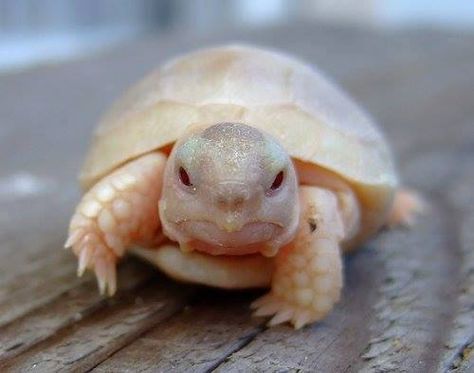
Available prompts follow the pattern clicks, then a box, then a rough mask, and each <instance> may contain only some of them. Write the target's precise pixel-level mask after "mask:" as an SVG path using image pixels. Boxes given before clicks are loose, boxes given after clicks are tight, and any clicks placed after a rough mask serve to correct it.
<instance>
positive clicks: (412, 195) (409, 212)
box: [387, 188, 426, 228]
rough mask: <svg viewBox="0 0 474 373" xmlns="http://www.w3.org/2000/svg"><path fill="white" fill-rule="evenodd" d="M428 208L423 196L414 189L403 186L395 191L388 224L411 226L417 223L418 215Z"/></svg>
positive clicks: (391, 225) (392, 225) (390, 225)
mask: <svg viewBox="0 0 474 373" xmlns="http://www.w3.org/2000/svg"><path fill="white" fill-rule="evenodd" d="M425 210H426V204H425V202H424V201H423V199H422V198H421V196H420V195H419V194H418V193H416V192H415V191H413V190H410V189H405V188H401V189H399V190H397V192H396V193H395V198H394V201H393V206H392V210H391V211H390V214H389V217H388V220H387V225H388V226H389V227H391V228H392V227H396V226H399V225H401V226H404V227H411V226H413V225H414V224H415V220H416V217H417V215H419V214H422V213H423V212H424V211H425Z"/></svg>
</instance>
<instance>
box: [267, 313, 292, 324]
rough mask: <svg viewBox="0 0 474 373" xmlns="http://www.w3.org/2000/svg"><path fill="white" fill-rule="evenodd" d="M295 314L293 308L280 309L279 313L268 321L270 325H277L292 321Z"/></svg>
mask: <svg viewBox="0 0 474 373" xmlns="http://www.w3.org/2000/svg"><path fill="white" fill-rule="evenodd" d="M293 315H294V312H293V310H291V309H285V310H281V311H278V313H277V314H276V315H275V316H273V318H272V319H271V320H270V321H269V322H268V326H275V325H278V324H282V323H284V322H287V321H290V320H291V319H292V317H293Z"/></svg>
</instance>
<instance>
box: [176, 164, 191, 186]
mask: <svg viewBox="0 0 474 373" xmlns="http://www.w3.org/2000/svg"><path fill="white" fill-rule="evenodd" d="M179 180H180V181H181V182H182V183H183V184H184V185H186V186H188V187H189V186H192V185H193V184H192V183H191V179H190V178H189V175H188V173H187V172H186V170H185V169H184V168H183V167H180V168H179Z"/></svg>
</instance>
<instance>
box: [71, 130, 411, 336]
mask: <svg viewBox="0 0 474 373" xmlns="http://www.w3.org/2000/svg"><path fill="white" fill-rule="evenodd" d="M180 168H183V169H184V170H185V173H186V176H187V177H188V179H189V180H186V178H184V180H183V177H181V176H180V174H181V172H180ZM279 172H283V175H284V177H283V179H282V181H281V185H279V184H280V183H279V182H276V181H277V180H276V178H277V175H278V173H279ZM183 181H184V182H183ZM186 184H187V185H186ZM272 185H273V186H274V187H272ZM275 186H277V187H275ZM408 196H409V195H408V194H407V195H403V196H402V198H401V200H400V204H398V206H396V208H394V211H395V212H394V214H392V219H391V223H400V222H401V223H403V222H409V221H410V219H411V218H412V215H413V213H414V212H415V211H416V209H417V206H415V205H416V204H413V203H411V202H413V201H415V202H416V200H411V199H410V198H409V197H408ZM158 206H159V214H158V208H157V207H158ZM359 213H360V212H359V205H358V203H357V200H356V198H355V197H354V195H353V194H352V192H350V190H349V189H347V190H345V191H332V190H329V189H324V188H321V187H317V186H298V181H297V175H296V171H295V168H294V166H293V163H292V161H291V158H290V157H289V156H288V154H287V153H286V152H285V150H284V149H283V148H282V147H281V146H280V145H279V144H278V143H277V142H276V141H275V140H274V139H272V138H270V137H269V136H268V135H266V134H263V133H261V132H259V131H258V130H256V129H254V128H252V127H248V126H245V125H242V124H218V125H215V126H211V127H209V128H208V129H196V130H195V131H194V132H192V133H190V134H188V135H187V136H185V137H183V138H182V139H181V140H180V141H179V142H178V143H177V144H175V146H174V148H173V150H172V152H171V154H170V156H169V158H168V159H167V158H166V156H165V155H164V154H163V153H160V152H154V153H150V154H146V155H143V156H141V157H139V158H137V159H135V160H132V161H130V162H129V163H127V164H125V165H124V166H121V167H120V168H118V169H116V170H115V171H114V172H112V173H111V174H109V175H107V176H105V177H104V178H103V179H101V180H100V181H99V182H98V183H97V184H96V185H95V186H94V187H92V188H91V189H90V190H89V191H88V192H87V193H86V194H85V195H84V197H83V198H82V200H81V202H80V204H79V205H78V207H77V209H76V212H75V213H74V215H73V217H72V219H71V224H70V229H69V238H68V240H67V241H66V244H65V246H66V247H72V250H73V251H74V253H75V254H76V255H77V256H78V258H79V266H78V274H79V275H82V273H83V272H84V271H85V269H86V268H90V269H94V270H95V273H96V276H97V279H98V284H99V288H100V291H101V293H104V292H106V291H107V292H108V294H109V295H113V294H114V293H115V291H116V269H115V267H116V263H117V260H118V259H119V258H121V257H122V256H123V255H124V253H125V251H126V250H127V249H128V248H130V247H131V246H133V245H140V246H143V247H158V248H157V249H158V250H159V245H160V242H162V241H163V240H164V239H166V237H167V238H168V239H171V240H173V241H176V242H177V243H178V244H179V245H180V247H181V249H182V250H183V251H185V252H187V251H191V250H198V251H200V252H203V253H205V254H206V255H233V256H239V255H247V254H254V253H260V254H262V255H265V256H268V257H275V258H274V260H275V269H274V273H273V276H272V284H271V290H270V292H269V293H268V294H267V295H265V296H264V297H262V298H260V299H258V300H257V301H255V302H254V303H253V304H252V307H254V308H255V315H258V316H273V318H272V319H271V320H270V322H269V323H270V325H275V324H279V323H283V322H291V323H292V324H293V325H294V326H295V327H296V328H299V327H302V326H303V325H305V324H308V323H311V322H314V321H317V320H320V319H321V318H323V317H324V316H325V315H326V314H327V313H328V312H329V311H330V310H331V309H332V307H333V305H334V304H335V303H336V302H337V301H338V299H339V297H340V292H341V289H342V283H343V278H342V277H343V276H342V259H341V249H340V245H341V242H343V241H345V240H348V239H350V238H351V237H352V236H353V235H354V234H356V233H357V230H358V227H359ZM165 236H166V237H165Z"/></svg>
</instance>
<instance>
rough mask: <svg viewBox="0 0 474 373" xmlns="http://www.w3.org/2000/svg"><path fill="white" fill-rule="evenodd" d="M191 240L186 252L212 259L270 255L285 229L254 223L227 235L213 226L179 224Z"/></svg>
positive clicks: (209, 224)
mask: <svg viewBox="0 0 474 373" xmlns="http://www.w3.org/2000/svg"><path fill="white" fill-rule="evenodd" d="M180 226H181V229H183V230H184V231H185V232H186V233H187V235H188V237H192V239H191V240H189V241H188V242H187V243H186V244H185V246H184V247H183V249H184V250H185V251H194V250H196V251H199V252H202V253H205V254H209V255H231V256H240V255H250V254H258V253H267V254H268V251H269V249H268V248H269V246H271V244H270V242H271V241H272V239H274V238H275V237H277V236H278V235H279V234H280V233H281V230H282V228H281V227H279V226H278V225H276V224H274V223H267V222H254V223H248V224H245V225H244V226H243V227H242V228H241V229H240V230H238V231H234V232H227V231H224V230H222V229H220V228H219V227H218V226H217V225H216V224H214V223H211V222H199V221H187V222H183V223H181V224H180Z"/></svg>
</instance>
